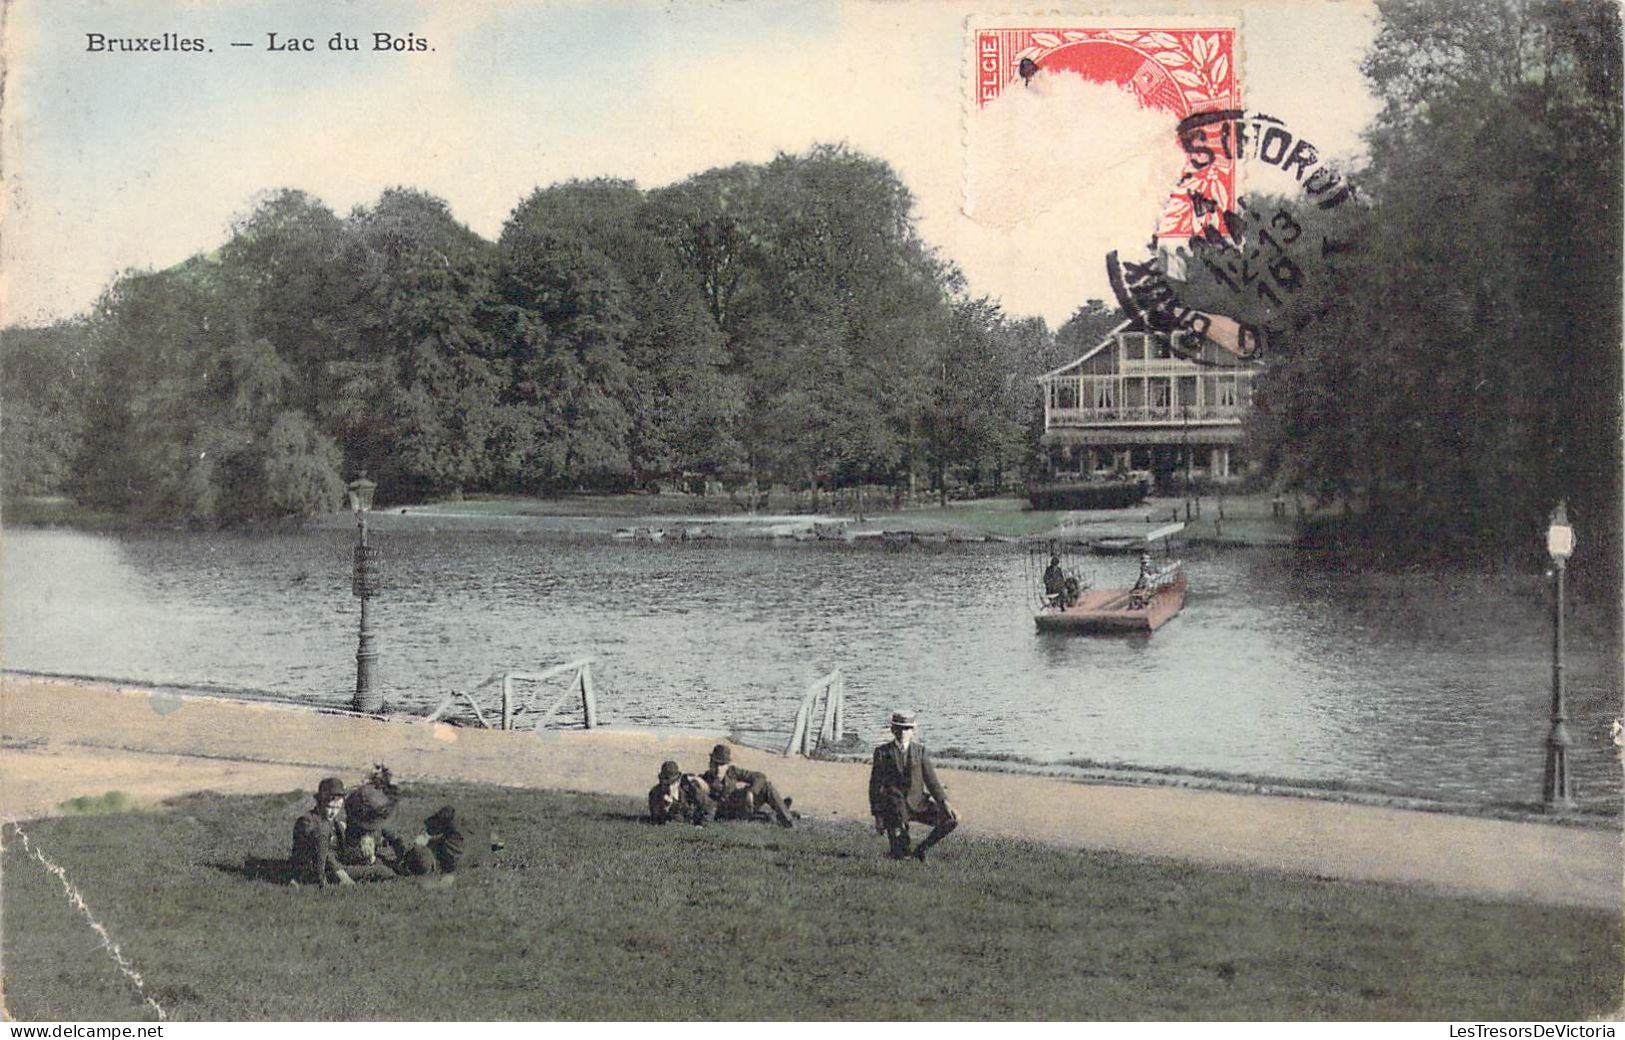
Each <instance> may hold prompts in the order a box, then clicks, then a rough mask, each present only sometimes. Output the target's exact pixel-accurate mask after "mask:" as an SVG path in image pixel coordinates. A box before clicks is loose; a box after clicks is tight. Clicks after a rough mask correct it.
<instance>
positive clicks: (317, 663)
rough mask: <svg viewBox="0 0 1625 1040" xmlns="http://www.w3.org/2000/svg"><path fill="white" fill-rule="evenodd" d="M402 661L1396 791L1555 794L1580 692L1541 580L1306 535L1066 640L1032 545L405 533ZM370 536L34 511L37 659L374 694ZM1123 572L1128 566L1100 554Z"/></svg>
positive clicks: (22, 616) (1606, 673)
mask: <svg viewBox="0 0 1625 1040" xmlns="http://www.w3.org/2000/svg"><path fill="white" fill-rule="evenodd" d="M379 541H380V545H381V546H382V547H383V553H384V566H385V582H386V584H385V591H384V592H383V594H382V595H381V597H380V598H379V600H378V601H377V611H376V613H377V624H378V634H379V640H380V649H381V653H382V656H381V674H382V677H383V680H384V682H385V687H386V689H387V690H388V691H389V694H390V697H391V701H392V703H395V704H400V705H403V706H407V707H417V708H422V709H427V708H429V707H432V706H433V705H434V704H435V703H437V702H438V701H439V699H440V698H441V697H442V696H443V695H444V693H445V691H447V690H450V689H465V690H466V689H470V688H472V687H473V686H474V685H476V684H477V683H478V682H480V681H481V680H483V679H484V678H485V677H486V676H488V675H490V674H492V673H494V672H499V671H502V670H506V669H509V668H513V669H521V670H534V669H539V668H541V667H543V666H546V665H549V664H553V663H558V662H560V661H564V660H568V659H570V658H573V657H576V656H588V655H591V656H594V657H596V658H597V664H596V666H595V670H596V674H597V678H598V684H599V687H600V698H599V699H600V711H601V713H602V714H603V716H604V718H605V720H606V721H607V722H610V723H616V722H619V723H629V724H630V723H672V724H682V725H696V726H706V727H714V728H725V727H729V726H740V727H742V728H746V729H755V730H760V729H775V728H782V729H788V726H789V723H790V720H791V718H792V717H793V714H794V711H795V706H796V703H797V701H798V698H799V695H800V691H801V689H802V688H803V687H804V686H805V684H806V683H808V682H810V681H812V680H813V679H815V678H816V677H818V676H819V675H821V674H823V673H824V672H826V671H828V670H829V669H830V668H832V667H835V666H840V667H842V668H843V669H844V670H845V671H846V674H847V677H848V679H847V695H848V701H849V718H850V719H851V721H852V723H853V724H854V725H855V726H856V727H857V728H858V729H859V730H860V732H862V733H863V734H864V735H865V736H866V737H873V738H874V739H875V740H879V739H881V738H882V737H883V735H884V730H885V720H886V717H887V715H888V714H889V713H890V711H891V710H892V708H893V707H894V706H896V705H909V706H912V707H914V708H915V709H917V710H918V711H920V712H921V713H922V717H923V719H924V720H925V724H926V726H927V728H926V730H925V731H924V737H925V739H927V740H928V741H929V742H930V743H932V744H933V745H935V746H937V747H947V746H950V745H957V746H960V747H964V748H969V749H973V750H977V751H982V752H991V753H1009V754H1019V755H1026V756H1030V757H1034V758H1038V759H1043V760H1060V759H1068V758H1078V759H1088V760H1091V761H1097V762H1121V763H1129V764H1135V765H1143V766H1152V767H1178V768H1186V769H1208V770H1217V771H1223V772H1241V773H1251V774H1262V775H1269V776H1279V777H1286V778H1296V779H1306V780H1316V781H1335V782H1342V783H1347V784H1350V785H1353V786H1360V787H1373V786H1376V787H1393V788H1401V789H1406V790H1411V791H1416V792H1422V793H1431V794H1434V795H1437V796H1442V797H1450V798H1466V799H1473V800H1514V801H1518V800H1521V801H1527V800H1530V799H1531V798H1532V797H1533V796H1535V795H1537V794H1538V790H1539V778H1540V774H1541V767H1542V762H1543V746H1544V745H1543V740H1544V737H1545V733H1546V721H1545V720H1546V712H1547V703H1548V699H1549V696H1550V671H1549V669H1550V662H1549V653H1550V645H1549V638H1550V636H1549V628H1548V625H1549V613H1548V612H1549V604H1548V603H1547V601H1546V600H1544V598H1543V594H1542V592H1541V590H1540V588H1539V587H1538V584H1531V583H1529V582H1522V583H1517V582H1503V581H1498V580H1495V579H1487V578H1477V577H1462V576H1458V575H1415V576H1409V577H1393V576H1362V575H1347V574H1340V573H1336V572H1333V571H1331V570H1327V569H1322V568H1316V567H1312V566H1307V565H1305V564H1304V563H1303V562H1302V561H1300V560H1297V559H1295V558H1294V557H1293V556H1292V555H1291V554H1288V553H1264V552H1248V553H1228V554H1209V555H1206V556H1197V557H1196V558H1194V559H1191V561H1190V562H1191V592H1190V597H1189V601H1188V605H1187V607H1186V609H1185V611H1184V612H1183V613H1182V614H1181V615H1180V616H1179V617H1178V618H1177V619H1176V620H1175V621H1173V622H1172V623H1170V624H1169V625H1168V626H1166V627H1165V628H1164V629H1163V630H1162V631H1160V632H1158V633H1157V635H1156V636H1155V637H1153V638H1146V637H1143V636H1142V637H1125V638H1115V639H1089V638H1077V637H1067V636H1052V635H1043V636H1041V635H1038V634H1037V633H1035V632H1034V630H1033V624H1032V618H1031V614H1030V612H1029V608H1030V603H1029V600H1028V596H1027V592H1026V590H1025V589H1024V588H1023V580H1024V573H1025V567H1024V565H1025V560H1024V558H1023V554H1022V553H1020V552H1014V551H1010V550H1009V549H1007V548H1004V547H987V548H980V547H972V548H958V547H950V548H947V549H943V550H940V551H911V552H899V553H894V552H884V551H880V550H876V549H868V548H845V547H829V546H784V547H776V546H773V545H770V544H741V543H734V544H728V545H722V544H716V543H709V544H708V543H687V544H659V545H648V544H636V543H625V542H612V541H608V540H605V539H601V538H591V539H589V538H570V537H559V536H557V535H541V534H538V533H535V532H527V531H511V530H510V531H475V530H458V531H456V532H455V533H453V532H450V531H442V532H434V531H396V532H390V533H388V534H387V535H383V536H381V537H380V540H379ZM350 547H351V538H350V535H349V532H347V531H342V530H339V531H310V532H299V533H290V534H281V535H274V536H245V535H232V534H142V535H130V536H122V537H110V536H99V535H87V534H79V533H74V532H63V531H29V530H24V531H12V532H7V534H6V538H5V541H4V544H3V546H0V560H3V565H4V583H3V594H4V601H3V605H0V609H3V620H4V631H3V644H0V645H3V651H4V656H5V661H6V663H7V665H8V666H10V667H15V668H25V669H34V670H40V671H51V672H67V673H77V674H91V675H104V676H116V677H124V678H134V679H142V680H147V681H153V682H165V681H167V682H182V683H219V684H223V685H230V686H244V687H253V688H258V689H269V690H274V691H277V692H280V693H284V694H287V695H292V696H298V697H304V698H309V699H311V700H316V701H323V702H330V703H345V702H347V701H348V699H349V693H350V688H351V685H352V683H353V681H354V653H355V627H356V603H355V600H354V599H353V598H352V597H351V595H350V587H349V566H350ZM1090 566H1092V567H1095V568H1096V569H1097V570H1098V572H1099V573H1098V574H1097V575H1096V578H1097V581H1101V582H1108V581H1111V580H1113V579H1120V578H1122V577H1124V575H1122V574H1117V573H1115V571H1116V570H1122V569H1124V568H1132V566H1133V564H1132V563H1125V562H1123V561H1117V560H1104V559H1103V560H1099V561H1092V562H1091V563H1090ZM1574 632H1575V634H1574V636H1573V638H1572V639H1571V643H1570V656H1571V662H1570V676H1571V683H1572V689H1571V700H1572V704H1571V711H1572V714H1573V716H1574V719H1575V726H1574V733H1575V738H1576V740H1577V742H1578V743H1577V746H1576V747H1575V749H1574V751H1573V752H1572V754H1573V769H1574V771H1575V774H1576V776H1577V778H1578V780H1579V783H1580V787H1581V793H1582V795H1583V796H1589V797H1593V798H1608V797H1611V796H1612V795H1613V792H1614V790H1615V788H1616V786H1617V785H1616V782H1615V780H1614V776H1613V770H1612V768H1611V762H1612V757H1611V754H1610V747H1609V743H1608V732H1607V726H1608V720H1610V719H1612V718H1613V717H1614V716H1615V715H1616V714H1617V711H1618V704H1619V678H1618V676H1619V669H1620V664H1619V647H1618V644H1617V642H1616V641H1614V640H1613V639H1612V638H1611V637H1610V638H1603V637H1600V636H1599V635H1598V634H1596V633H1594V632H1588V631H1587V629H1586V626H1585V625H1584V624H1580V625H1577V626H1576V628H1575V630H1574Z"/></svg>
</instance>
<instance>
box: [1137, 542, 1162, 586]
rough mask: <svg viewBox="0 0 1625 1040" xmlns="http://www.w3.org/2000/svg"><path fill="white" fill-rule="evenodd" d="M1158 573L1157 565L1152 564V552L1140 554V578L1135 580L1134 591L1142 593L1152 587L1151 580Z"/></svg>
mask: <svg viewBox="0 0 1625 1040" xmlns="http://www.w3.org/2000/svg"><path fill="white" fill-rule="evenodd" d="M1156 573H1157V567H1156V564H1154V563H1152V562H1151V553H1150V551H1149V550H1148V551H1145V552H1142V553H1140V576H1139V577H1138V578H1136V579H1134V591H1135V592H1140V591H1142V590H1144V589H1148V588H1150V587H1151V579H1152V577H1154V576H1155V575H1156Z"/></svg>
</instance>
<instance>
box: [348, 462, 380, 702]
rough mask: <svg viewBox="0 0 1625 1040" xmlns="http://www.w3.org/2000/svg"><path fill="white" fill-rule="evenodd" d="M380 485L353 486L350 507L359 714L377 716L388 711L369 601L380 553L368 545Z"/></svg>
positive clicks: (354, 483)
mask: <svg viewBox="0 0 1625 1040" xmlns="http://www.w3.org/2000/svg"><path fill="white" fill-rule="evenodd" d="M377 486H378V485H376V484H374V483H373V482H372V481H370V480H368V479H366V478H365V477H363V478H361V479H360V480H356V481H352V482H351V484H350V488H349V490H350V508H351V509H353V510H355V523H356V543H355V570H354V572H353V573H352V575H351V580H350V591H351V592H353V593H354V594H355V595H356V597H357V598H359V599H360V600H361V633H360V638H359V640H358V642H357V643H356V649H355V700H354V701H352V702H351V707H353V708H354V709H355V710H356V711H364V712H367V713H369V714H377V713H378V712H381V711H383V710H384V693H383V691H382V690H379V689H376V688H375V687H374V686H373V681H372V680H373V670H374V668H375V667H376V666H377V664H378V648H377V647H376V646H375V645H374V644H373V637H372V625H371V624H369V623H368V618H367V600H368V599H370V598H371V597H372V594H373V593H374V592H376V591H377V590H378V550H377V549H375V548H373V547H372V546H370V545H368V544H367V512H368V511H369V510H370V509H372V493H373V491H374V490H375V489H376V488H377Z"/></svg>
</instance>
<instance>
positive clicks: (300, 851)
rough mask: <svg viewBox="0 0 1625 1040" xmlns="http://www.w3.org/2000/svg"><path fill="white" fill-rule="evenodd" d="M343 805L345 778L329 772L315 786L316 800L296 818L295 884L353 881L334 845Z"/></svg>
mask: <svg viewBox="0 0 1625 1040" xmlns="http://www.w3.org/2000/svg"><path fill="white" fill-rule="evenodd" d="M343 808H344V781H343V780H340V779H339V778H338V777H336V776H330V777H328V778H327V779H325V780H323V781H322V782H321V783H320V784H318V785H317V787H316V804H315V805H313V806H311V808H310V810H309V811H308V812H306V813H305V814H304V815H303V816H301V817H299V818H298V819H297V820H295V821H294V822H293V854H292V855H291V856H290V857H289V862H290V865H291V866H292V867H293V881H292V884H295V885H298V884H306V885H320V886H322V887H323V888H325V887H327V885H328V884H329V883H332V882H337V883H338V884H341V885H348V884H350V883H351V881H350V875H349V874H347V873H345V871H344V867H343V865H342V864H340V863H339V858H338V855H337V854H336V852H335V851H334V850H335V847H336V846H337V844H338V835H339V822H338V819H339V811H340V810H341V809H343Z"/></svg>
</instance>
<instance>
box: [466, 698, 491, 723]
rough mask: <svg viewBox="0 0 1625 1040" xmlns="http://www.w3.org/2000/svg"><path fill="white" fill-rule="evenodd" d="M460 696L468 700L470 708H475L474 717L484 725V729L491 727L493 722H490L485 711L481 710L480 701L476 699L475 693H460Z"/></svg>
mask: <svg viewBox="0 0 1625 1040" xmlns="http://www.w3.org/2000/svg"><path fill="white" fill-rule="evenodd" d="M458 696H459V697H461V698H462V699H463V700H465V701H467V702H468V706H469V707H470V708H473V709H474V719H475V721H476V722H478V723H479V724H480V726H481V727H483V728H484V729H490V728H491V724H490V723H489V722H486V721H485V713H484V712H482V711H480V702H479V701H477V700H475V699H474V697H473V695H471V694H467V693H459V694H458Z"/></svg>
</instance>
